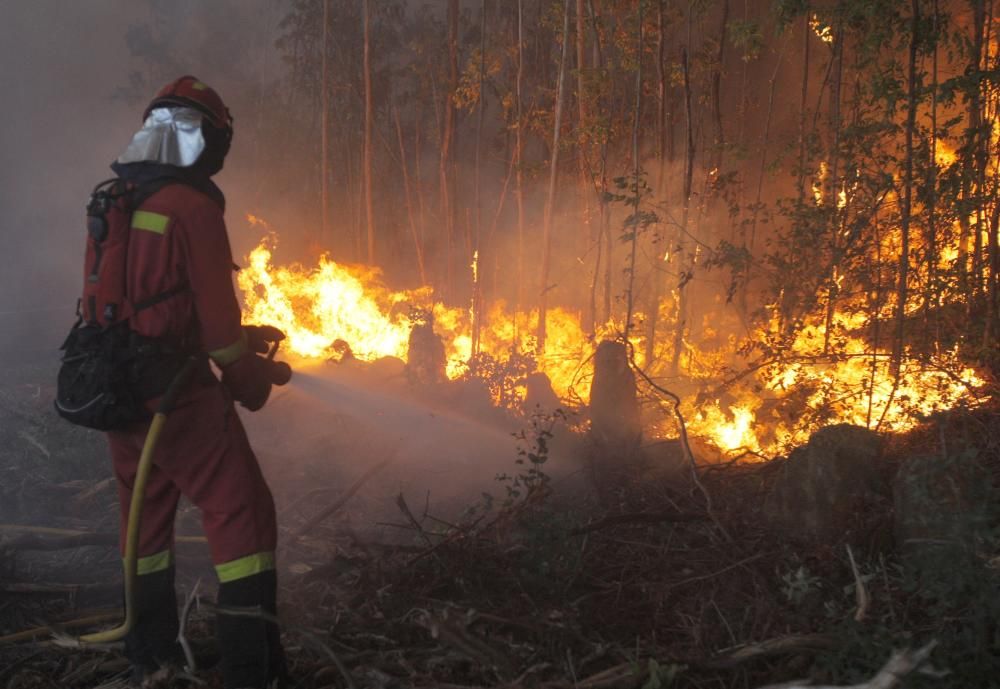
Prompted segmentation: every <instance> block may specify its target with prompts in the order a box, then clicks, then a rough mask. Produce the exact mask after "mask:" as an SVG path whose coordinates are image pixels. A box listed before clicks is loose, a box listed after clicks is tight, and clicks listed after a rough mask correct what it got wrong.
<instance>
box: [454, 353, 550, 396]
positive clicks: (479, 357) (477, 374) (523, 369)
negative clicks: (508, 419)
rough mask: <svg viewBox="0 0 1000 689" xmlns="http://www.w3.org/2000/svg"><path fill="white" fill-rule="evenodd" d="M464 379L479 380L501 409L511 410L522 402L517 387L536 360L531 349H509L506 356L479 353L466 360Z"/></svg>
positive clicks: (536, 364) (536, 366) (531, 371)
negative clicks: (526, 350)
mask: <svg viewBox="0 0 1000 689" xmlns="http://www.w3.org/2000/svg"><path fill="white" fill-rule="evenodd" d="M468 366H469V368H468V371H466V373H465V374H464V376H463V379H466V380H467V379H469V378H475V379H478V380H481V381H482V382H484V383H485V384H486V387H487V388H488V389H489V392H490V397H491V398H492V399H493V401H494V402H495V403H496V404H497V406H499V407H501V408H503V409H514V408H515V407H517V406H518V405H519V403H520V401H521V397H522V395H521V394H520V392H519V387H520V385H521V383H522V381H523V380H524V378H525V376H527V375H528V374H529V373H533V372H534V371H536V370H538V362H537V361H536V360H535V357H534V355H533V354H531V353H530V352H520V351H517V350H516V349H514V348H511V349H509V350H508V352H507V357H506V358H501V357H496V356H493V355H491V354H489V353H487V352H479V353H478V354H476V355H475V356H473V357H472V358H471V359H470V360H469V364H468Z"/></svg>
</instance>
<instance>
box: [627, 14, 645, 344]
mask: <svg viewBox="0 0 1000 689" xmlns="http://www.w3.org/2000/svg"><path fill="white" fill-rule="evenodd" d="M638 15H639V30H638V33H639V36H638V38H639V46H638V50H637V51H636V53H637V55H636V67H635V111H634V112H633V118H632V183H633V184H634V185H635V190H634V191H635V196H634V197H633V201H632V215H633V218H634V222H635V224H634V225H633V226H632V252H631V255H630V256H629V265H628V289H627V290H626V292H625V296H626V299H627V305H626V312H625V313H626V315H625V341H626V342H627V341H628V336H629V331H630V330H631V328H632V313H633V304H634V303H635V257H636V253H637V251H636V249H637V247H638V246H639V226H640V225H639V204H640V203H641V201H642V195H641V193H640V192H641V189H640V188H639V172H640V169H641V166H640V164H639V122H640V119H641V118H642V38H643V37H642V2H641V1H640V2H639V9H638Z"/></svg>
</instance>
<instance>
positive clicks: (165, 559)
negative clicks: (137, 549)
mask: <svg viewBox="0 0 1000 689" xmlns="http://www.w3.org/2000/svg"><path fill="white" fill-rule="evenodd" d="M172 564H174V554H173V552H172V551H170V550H164V551H163V552H162V553H156V554H155V555H147V556H146V557H140V558H139V562H138V564H137V567H136V571H137V572H138V573H139V574H140V575H143V574H153V573H155V572H162V571H163V570H165V569H167V568H169V567H170V565H172Z"/></svg>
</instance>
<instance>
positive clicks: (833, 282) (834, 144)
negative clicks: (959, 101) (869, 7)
mask: <svg viewBox="0 0 1000 689" xmlns="http://www.w3.org/2000/svg"><path fill="white" fill-rule="evenodd" d="M830 64H831V68H832V73H831V76H832V79H831V81H830V123H829V126H830V151H829V156H830V164H829V167H828V168H827V169H828V175H829V177H828V178H827V183H826V189H825V194H824V195H823V201H824V202H825V203H826V204H827V205H828V206H829V207H830V208H831V211H830V217H831V219H832V221H831V229H830V271H829V275H828V276H827V299H826V326H825V327H824V328H823V353H824V354H826V353H827V352H829V351H830V336H831V335H832V332H831V331H832V330H833V314H834V313H835V312H836V308H837V307H836V303H837V291H838V289H839V288H838V287H837V269H838V266H839V264H840V259H839V253H840V242H839V241H838V234H839V233H838V232H837V227H838V224H839V223H838V222H837V218H838V217H839V216H840V211H839V209H838V208H837V200H838V199H839V194H838V190H837V180H838V178H839V177H840V91H841V83H842V79H843V74H844V25H843V22H837V25H836V27H835V28H834V33H833V57H832V58H831V62H830Z"/></svg>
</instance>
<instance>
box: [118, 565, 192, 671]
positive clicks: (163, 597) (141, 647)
mask: <svg viewBox="0 0 1000 689" xmlns="http://www.w3.org/2000/svg"><path fill="white" fill-rule="evenodd" d="M134 604H135V612H136V621H135V626H134V627H132V629H131V630H130V631H129V633H128V634H127V635H126V636H125V655H126V656H127V657H128V659H129V662H130V663H131V664H132V676H133V678H134V679H135V680H137V681H142V679H143V677H145V676H146V675H149V674H152V673H153V672H156V670H158V669H159V668H161V667H163V666H164V665H174V666H177V667H181V666H183V665H184V653H183V651H182V650H181V647H180V644H179V643H177V632H178V630H179V628H180V622H179V621H178V618H177V594H176V593H175V592H174V568H173V566H170V567H168V568H167V569H163V570H160V571H159V572H153V573H151V574H143V575H140V576H138V577H136V590H135V600H134Z"/></svg>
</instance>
